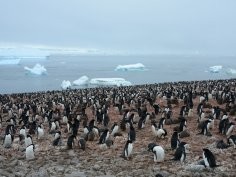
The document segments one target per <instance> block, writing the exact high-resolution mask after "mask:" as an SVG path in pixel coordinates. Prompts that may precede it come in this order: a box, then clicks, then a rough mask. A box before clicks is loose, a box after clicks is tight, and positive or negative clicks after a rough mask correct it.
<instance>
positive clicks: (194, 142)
mask: <svg viewBox="0 0 236 177" xmlns="http://www.w3.org/2000/svg"><path fill="white" fill-rule="evenodd" d="M157 102H158V103H159V104H160V105H161V106H162V107H163V106H164V105H166V101H165V100H162V99H157ZM198 102H199V98H198V97H197V98H196V99H195V100H194V109H193V110H194V114H193V116H192V117H187V120H188V122H187V130H188V132H189V133H190V136H189V137H185V138H182V139H181V141H185V142H187V143H189V144H190V146H191V149H190V152H189V153H188V154H187V159H186V161H185V162H184V163H183V164H181V163H180V162H178V161H177V162H176V161H172V160H170V159H172V158H173V154H174V151H172V150H171V148H170V138H171V135H172V133H173V128H174V127H176V126H177V124H174V125H165V129H167V132H168V135H167V138H166V139H158V140H157V141H156V140H155V138H154V137H153V135H152V132H151V123H150V122H149V123H148V124H147V125H146V126H145V128H144V129H142V130H138V129H137V128H136V141H135V143H134V149H133V154H132V158H131V159H130V160H125V159H124V158H122V157H120V155H121V154H122V151H123V148H124V145H125V142H126V140H127V132H122V131H121V133H122V135H123V136H120V137H116V138H115V139H114V145H113V146H112V147H111V148H109V149H100V148H99V146H98V144H97V142H98V141H93V142H91V141H90V142H87V144H86V146H87V147H86V150H85V151H83V150H81V149H79V147H78V145H76V146H75V147H74V149H72V150H67V149H66V146H65V144H66V141H67V137H68V135H67V134H66V133H63V143H64V146H61V147H53V146H52V145H51V143H52V140H53V135H50V134H48V127H47V124H45V132H46V135H45V138H44V139H43V140H36V137H33V139H34V140H33V142H34V143H35V146H36V149H35V156H36V159H34V160H31V161H28V160H26V159H25V154H24V151H23V147H22V146H20V145H18V144H19V143H18V142H17V141H18V139H17V138H15V142H14V145H13V147H12V148H10V149H4V148H3V147H2V146H1V147H0V150H1V151H0V153H1V154H0V176H7V177H8V176H9V177H10V176H15V177H21V176H28V177H29V176H34V177H37V176H38V177H47V176H48V177H49V176H55V177H60V176H65V177H85V176H87V177H93V176H103V177H105V176H107V177H108V176H109V177H112V176H117V177H123V176H140V177H141V176H147V177H150V176H155V175H156V174H158V173H159V174H162V175H163V176H173V177H174V176H196V177H198V176H199V177H200V176H236V149H234V148H233V147H229V148H228V149H225V150H219V149H217V148H216V142H217V141H218V140H221V139H224V141H225V142H226V137H225V136H223V135H220V134H219V133H218V124H219V120H216V122H215V128H214V129H213V130H212V131H211V133H212V135H213V136H211V137H207V136H204V135H197V133H198V132H199V130H198V129H197V113H196V107H197V104H198ZM210 103H211V104H212V105H216V102H215V101H214V100H210ZM182 105H183V103H181V102H180V103H179V105H173V108H172V111H173V116H172V117H173V119H177V117H178V114H179V111H180V108H181V106H182ZM147 107H148V111H149V112H151V111H154V110H153V108H151V107H150V106H149V105H148V106H147ZM221 107H224V105H221ZM86 113H87V114H88V117H89V119H92V118H93V115H92V112H91V110H90V109H87V110H86ZM109 116H110V118H111V121H110V126H111V125H112V123H113V122H114V121H116V122H119V121H120V120H121V117H122V115H119V113H118V112H117V111H116V109H115V108H113V107H111V108H110V110H109ZM159 119H160V115H158V116H157V118H156V120H157V121H158V120H159ZM230 119H231V120H232V121H235V117H230ZM3 120H4V118H3ZM3 127H4V125H3ZM65 127H66V126H65V125H63V126H62V132H64V129H65ZM135 127H137V124H136V125H135ZM82 133H83V128H82V126H81V127H80V129H79V136H81V135H82ZM3 134H4V129H1V135H3ZM234 134H235V131H234ZM151 142H156V143H157V144H159V145H161V146H163V148H164V149H165V153H166V156H165V161H164V162H162V163H154V161H153V153H151V152H148V151H147V145H148V144H149V143H151ZM204 147H205V148H206V147H207V148H209V149H210V150H211V151H212V152H213V153H214V155H215V156H216V158H217V164H219V165H220V166H219V167H217V168H215V169H207V168H204V169H198V170H196V169H194V168H191V165H190V164H195V163H197V162H198V161H199V160H201V159H202V148H204Z"/></svg>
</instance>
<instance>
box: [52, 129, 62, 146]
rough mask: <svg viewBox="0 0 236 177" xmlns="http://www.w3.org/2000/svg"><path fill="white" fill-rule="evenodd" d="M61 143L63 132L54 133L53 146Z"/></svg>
mask: <svg viewBox="0 0 236 177" xmlns="http://www.w3.org/2000/svg"><path fill="white" fill-rule="evenodd" d="M60 144H61V132H60V131H58V132H56V133H55V135H54V140H53V142H52V145H53V146H59V145H60Z"/></svg>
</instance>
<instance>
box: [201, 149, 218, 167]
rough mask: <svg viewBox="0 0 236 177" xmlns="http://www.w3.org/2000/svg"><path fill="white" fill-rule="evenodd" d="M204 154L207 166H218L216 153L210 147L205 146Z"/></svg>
mask: <svg viewBox="0 0 236 177" xmlns="http://www.w3.org/2000/svg"><path fill="white" fill-rule="evenodd" d="M202 156H203V160H204V164H205V167H210V168H214V167H217V166H218V165H216V159H215V156H214V154H213V153H212V152H211V151H210V150H209V149H207V148H203V153H202Z"/></svg>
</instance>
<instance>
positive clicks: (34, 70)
mask: <svg viewBox="0 0 236 177" xmlns="http://www.w3.org/2000/svg"><path fill="white" fill-rule="evenodd" d="M24 69H25V70H26V71H28V72H29V73H31V74H34V75H42V74H47V70H46V68H45V67H44V66H42V65H40V64H38V63H37V64H36V65H35V66H34V67H33V68H29V67H27V66H25V67H24Z"/></svg>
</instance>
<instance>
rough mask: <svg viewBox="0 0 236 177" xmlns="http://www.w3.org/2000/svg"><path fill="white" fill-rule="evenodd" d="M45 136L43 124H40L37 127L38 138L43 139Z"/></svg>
mask: <svg viewBox="0 0 236 177" xmlns="http://www.w3.org/2000/svg"><path fill="white" fill-rule="evenodd" d="M43 136H44V129H43V127H42V126H41V125H38V127H37V138H38V139H42V138H43Z"/></svg>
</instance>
